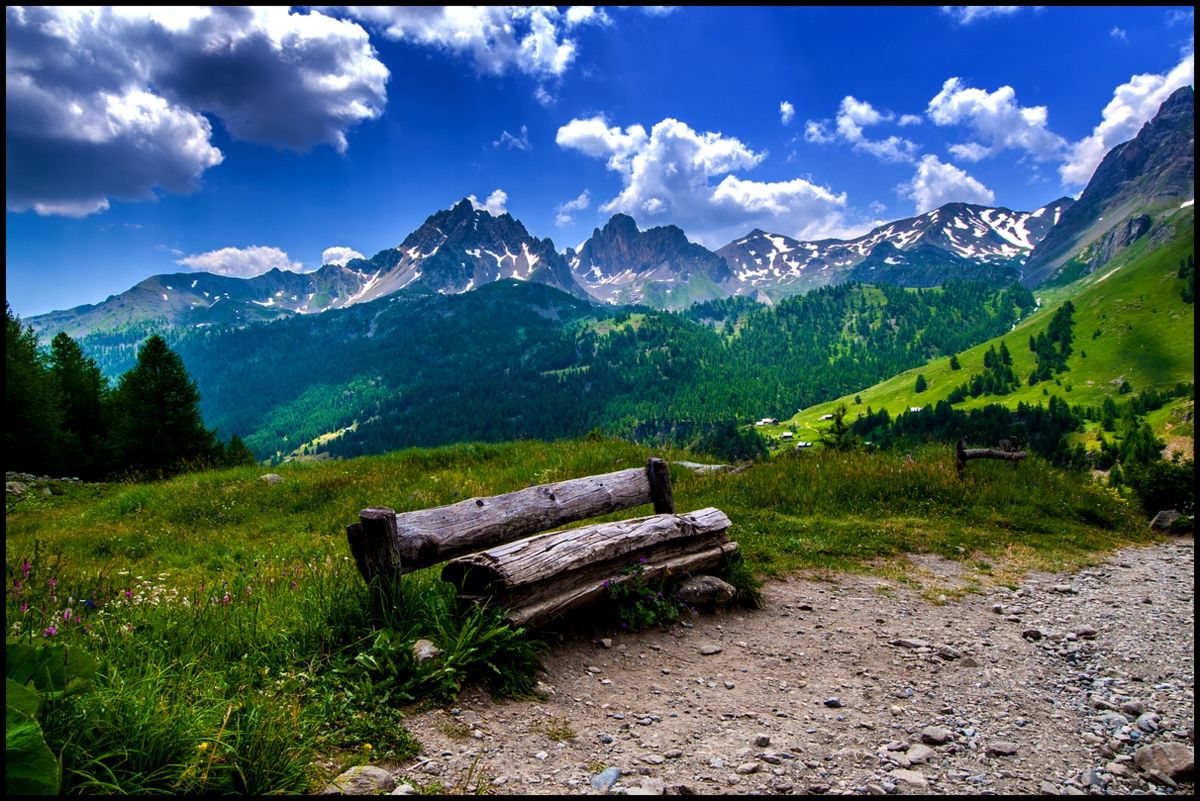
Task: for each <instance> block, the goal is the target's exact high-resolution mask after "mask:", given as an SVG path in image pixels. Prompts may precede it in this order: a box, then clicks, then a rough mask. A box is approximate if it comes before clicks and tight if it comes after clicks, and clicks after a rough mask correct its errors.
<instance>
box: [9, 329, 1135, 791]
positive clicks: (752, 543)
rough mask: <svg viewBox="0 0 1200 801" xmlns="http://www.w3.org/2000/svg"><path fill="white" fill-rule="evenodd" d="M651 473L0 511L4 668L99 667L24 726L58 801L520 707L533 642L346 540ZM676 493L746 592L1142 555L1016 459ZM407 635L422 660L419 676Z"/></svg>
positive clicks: (815, 474)
mask: <svg viewBox="0 0 1200 801" xmlns="http://www.w3.org/2000/svg"><path fill="white" fill-rule="evenodd" d="M1014 352H1015V349H1014ZM649 456H663V457H665V458H667V459H668V460H673V459H676V458H695V457H694V456H691V455H690V454H689V455H685V454H683V453H676V452H671V451H665V452H664V451H661V450H658V451H653V452H652V451H650V450H648V449H646V448H643V447H640V446H636V445H633V444H630V443H626V442H623V441H616V440H607V439H592V438H589V439H585V440H575V441H563V442H555V443H541V442H518V443H509V444H501V445H473V444H468V445H457V446H451V447H445V448H438V449H419V450H409V451H403V452H398V453H394V454H389V455H385V456H375V457H364V458H360V459H355V460H350V461H333V462H314V463H302V464H288V465H284V466H281V467H279V468H275V469H276V470H277V471H278V472H279V473H280V475H282V477H283V479H284V480H283V482H282V483H279V484H275V485H272V484H268V483H266V482H264V481H261V480H259V476H260V475H261V474H262V473H263V472H265V470H264V469H263V468H261V467H242V468H234V469H228V470H222V471H214V472H204V473H193V474H187V475H183V476H179V477H176V478H173V479H170V480H166V481H161V482H155V483H145V484H132V483H131V484H103V485H91V484H73V483H57V484H54V485H53V486H52V487H51V488H50V489H51V494H49V495H44V494H42V493H41V492H33V493H29V494H27V495H25V496H23V497H22V499H20V500H15V499H14V496H13V495H8V496H7V504H6V515H5V518H6V533H5V540H6V542H5V545H6V550H5V562H6V573H7V580H8V589H7V595H6V610H5V611H6V617H5V623H6V628H7V634H8V643H9V646H8V647H9V649H10V651H9V659H8V660H7V661H8V662H9V668H10V671H11V667H12V665H11V662H12V653H13V652H12V650H11V649H13V648H14V647H16V646H18V645H21V644H24V645H26V646H28V645H34V646H39V647H44V646H47V645H66V646H67V647H68V653H70V650H71V649H76V650H82V651H85V652H86V653H88V654H90V655H91V656H93V657H95V659H96V661H97V665H98V670H97V672H96V675H95V676H94V678H93V679H92V681H91V684H90V686H88V687H87V688H86V689H85V690H83V691H81V692H77V693H75V694H73V695H70V696H64V697H62V698H57V699H49V700H47V701H45V703H44V705H43V707H42V708H41V710H40V712H39V715H38V719H39V722H40V724H41V727H42V730H43V732H44V736H45V740H46V743H47V744H48V745H49V747H50V750H51V752H52V753H53V754H54V755H55V756H56V757H57V758H58V760H59V763H60V769H61V791H62V792H68V793H104V794H111V793H164V794H165V793H189V794H190V793H234V794H267V793H283V794H294V793H300V792H306V791H307V792H311V791H314V790H316V789H319V788H320V787H322V786H323V785H324V783H325V782H327V781H328V779H329V778H331V777H332V776H333V775H335V774H336V772H338V771H340V770H342V769H344V768H345V767H347V766H350V765H354V764H361V763H365V762H367V761H372V762H379V761H393V762H394V761H400V760H403V759H405V758H406V757H409V756H411V755H413V754H415V753H416V752H417V750H418V748H419V744H418V743H416V742H415V741H414V740H413V739H412V738H411V736H410V735H408V734H407V733H406V732H405V729H404V715H405V711H406V710H411V709H412V708H413V706H414V705H421V704H445V703H450V702H452V701H453V699H454V698H455V696H456V695H457V694H458V693H459V692H460V690H461V689H462V687H464V686H466V685H482V686H484V687H487V688H489V689H490V690H492V691H493V692H495V693H497V694H500V695H506V696H522V695H528V694H530V693H532V692H533V691H534V688H535V685H536V678H537V665H538V658H539V656H540V654H541V653H542V648H543V646H541V645H540V643H539V641H538V638H537V632H524V631H520V630H516V631H514V630H512V629H510V628H509V627H507V626H505V625H503V624H502V623H501V622H500V620H499V616H498V613H497V612H496V610H489V609H480V610H476V611H474V612H471V613H470V614H458V613H456V611H455V610H456V606H455V603H454V597H453V591H452V589H451V588H450V587H449V585H446V584H444V583H443V582H441V581H440V579H439V578H438V572H439V571H438V568H430V569H428V570H424V571H420V572H417V573H414V574H412V575H410V576H406V577H405V578H404V580H403V582H402V584H401V588H400V591H399V593H398V595H397V597H395V598H391V599H389V600H388V601H387V602H385V603H382V604H380V603H377V602H376V601H375V600H373V596H372V594H371V593H370V592H369V591H368V588H367V587H366V585H365V584H364V582H363V580H362V578H361V577H360V575H359V574H358V571H357V569H356V568H355V566H354V563H353V560H352V559H351V557H350V553H349V548H348V546H347V543H346V537H345V526H346V525H347V524H348V523H351V522H353V521H354V520H356V519H357V515H358V511H359V510H360V509H362V508H364V507H367V506H378V505H388V506H392V507H394V508H395V509H397V510H398V511H405V510H412V509H420V508H425V507H430V506H437V505H441V504H446V503H452V502H454V501H457V500H462V499H464V498H468V497H472V496H479V495H492V494H497V493H501V492H507V491H511V490H514V489H519V488H522V487H526V486H530V485H533V484H539V483H545V482H551V481H556V480H562V479H567V478H574V477H578V476H584V475H590V474H596V473H603V472H609V471H613V470H618V469H623V468H627V467H632V466H638V465H642V464H644V463H645V460H646V458H647V457H649ZM672 479H673V483H674V492H675V499H676V504H677V507H678V509H679V510H680V511H690V510H693V509H697V508H701V507H705V506H716V507H718V508H720V509H722V510H723V511H725V512H726V513H727V514H728V515H729V517H730V519H731V520H732V521H733V529H732V530H731V532H730V537H731V539H733V540H735V541H737V542H738V543H739V545H740V551H741V553H742V554H743V557H744V560H745V564H746V566H748V567H749V568H750V570H752V571H753V572H754V573H756V574H758V575H759V576H761V577H770V576H778V575H786V574H788V573H791V572H793V571H797V570H806V571H816V572H817V573H818V574H819V573H821V572H823V571H836V570H874V571H879V572H881V573H882V574H885V575H889V576H890V577H892V578H896V579H897V580H900V581H904V580H905V575H904V572H903V570H902V569H901V568H900V566H899V565H900V564H901V563H902V560H901V559H900V557H902V555H903V554H904V553H906V552H933V553H938V554H942V555H944V556H946V557H949V558H951V559H956V560H960V561H963V562H964V563H969V564H970V565H972V566H974V569H975V572H976V573H977V574H979V575H980V576H981V577H982V578H981V580H983V579H986V578H987V577H988V576H989V574H990V578H991V580H993V581H996V582H1000V583H1011V582H1014V581H1017V580H1019V576H1020V574H1021V572H1022V571H1024V570H1028V569H1035V568H1066V567H1075V566H1079V565H1082V564H1086V563H1089V562H1092V561H1094V560H1096V559H1097V558H1098V556H1099V555H1100V554H1102V553H1103V552H1104V551H1106V550H1108V549H1111V548H1114V547H1117V546H1120V545H1124V544H1127V543H1134V542H1145V541H1148V539H1149V538H1150V536H1151V535H1150V533H1149V532H1148V531H1147V529H1146V526H1145V523H1144V521H1142V520H1141V519H1140V516H1138V515H1136V514H1135V513H1134V511H1133V510H1132V509H1131V507H1130V506H1129V505H1128V504H1127V503H1126V502H1125V501H1124V500H1123V499H1122V498H1121V497H1120V496H1119V495H1117V494H1116V493H1115V492H1113V491H1111V490H1109V489H1107V488H1104V487H1101V486H1099V485H1097V484H1094V483H1092V482H1091V481H1090V480H1089V479H1088V478H1087V477H1086V476H1083V475H1079V474H1071V473H1066V472H1062V471H1059V470H1056V469H1054V468H1052V467H1050V466H1049V465H1047V464H1046V463H1044V462H1042V461H1040V460H1039V459H1036V458H1031V459H1028V460H1026V461H1024V462H1022V463H1020V464H1018V465H1013V464H1010V463H1003V464H1001V463H993V462H986V461H981V462H973V463H972V464H970V465H969V467H968V469H967V471H966V476H965V477H964V478H963V479H960V478H959V477H958V476H957V474H956V472H955V469H954V463H953V454H952V452H951V449H950V447H949V446H929V447H927V448H925V449H921V450H917V451H914V452H913V453H912V454H888V453H873V454H862V453H848V454H842V453H832V452H823V451H820V450H818V451H815V452H811V453H796V454H794V455H791V456H787V457H779V458H776V459H773V460H771V461H769V462H762V463H756V464H753V465H751V466H749V467H748V468H747V469H745V470H744V471H742V472H739V473H737V474H733V475H730V474H723V475H705V476H698V475H695V474H693V473H691V472H689V471H687V470H684V469H681V468H679V467H674V468H672ZM643 513H644V514H649V513H650V510H649V508H648V507H647V508H646V509H644V510H643V509H637V510H631V511H629V512H627V513H624V514H622V515H614V517H624V516H632V515H634V514H643ZM418 638H426V639H429V640H431V641H432V642H433V643H434V644H435V645H436V646H437V647H438V648H440V649H441V650H442V652H443V653H442V656H441V657H440V658H439V659H437V660H433V661H432V662H424V663H418V662H417V661H416V660H415V658H414V657H413V656H412V651H411V645H412V643H413V642H414V641H415V640H416V639H418ZM10 675H11V674H10ZM426 789H430V788H426ZM432 789H434V790H438V789H440V790H443V791H445V790H449V789H453V788H440V787H434V788H432Z"/></svg>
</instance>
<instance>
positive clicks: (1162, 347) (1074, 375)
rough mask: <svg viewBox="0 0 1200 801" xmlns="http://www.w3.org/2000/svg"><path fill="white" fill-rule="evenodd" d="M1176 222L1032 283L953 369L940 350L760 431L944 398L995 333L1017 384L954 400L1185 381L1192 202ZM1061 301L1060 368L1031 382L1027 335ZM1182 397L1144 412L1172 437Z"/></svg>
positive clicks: (1118, 390) (812, 426)
mask: <svg viewBox="0 0 1200 801" xmlns="http://www.w3.org/2000/svg"><path fill="white" fill-rule="evenodd" d="M1174 230H1175V236H1174V238H1173V239H1172V240H1171V241H1170V242H1169V243H1167V244H1166V245H1164V246H1162V247H1157V248H1155V247H1153V244H1152V243H1151V242H1150V241H1149V237H1147V238H1145V239H1142V240H1141V241H1139V242H1137V243H1136V244H1135V245H1134V246H1132V247H1130V248H1129V249H1128V250H1126V251H1124V252H1122V253H1121V254H1120V255H1119V256H1118V257H1117V258H1116V259H1114V260H1113V261H1112V262H1110V263H1109V264H1107V265H1105V266H1104V267H1102V268H1101V269H1100V270H1097V271H1096V272H1095V273H1092V274H1090V275H1088V276H1086V277H1085V278H1083V279H1080V280H1078V281H1076V282H1074V283H1072V284H1070V285H1068V286H1065V287H1057V288H1052V289H1040V290H1038V291H1037V292H1036V293H1035V295H1036V296H1037V299H1038V302H1039V309H1038V311H1037V312H1036V313H1034V314H1033V315H1031V316H1029V317H1028V318H1026V319H1025V320H1023V321H1022V322H1020V323H1019V324H1018V325H1017V326H1016V327H1015V328H1014V329H1013V331H1012V332H1011V333H1009V334H1005V335H1003V336H1000V337H996V338H994V339H991V340H988V341H987V342H984V343H982V344H979V345H976V346H975V347H972V348H970V349H968V350H964V351H963V352H961V353H959V354H957V360H958V363H959V369H958V370H954V369H951V366H950V358H949V357H945V358H938V359H935V360H933V361H930V362H928V363H927V364H925V365H924V366H921V367H916V368H913V369H910V370H906V371H904V372H902V373H900V374H898V375H896V376H894V377H892V378H890V379H888V380H886V381H883V382H880V383H879V384H876V385H874V386H871V387H866V388H863V389H861V390H859V391H857V392H852V393H847V394H845V395H843V396H841V397H839V398H836V399H834V400H832V401H828V402H826V403H822V404H819V405H815V406H812V407H810V408H807V409H804V410H803V411H801V412H799V413H797V414H796V415H795V416H793V417H792V418H791V419H789V420H784V421H781V424H780V425H779V426H769V427H766V428H765V429H764V433H765V434H776V435H777V434H779V433H782V432H783V431H788V430H793V429H794V430H795V432H796V433H795V437H796V439H799V440H816V439H817V438H818V437H819V435H820V433H821V432H823V431H824V429H825V428H827V427H828V422H826V421H823V420H822V417H823V416H825V415H827V414H830V413H831V412H832V411H833V410H834V409H836V408H837V407H838V406H839V405H840V404H842V403H845V404H846V406H847V408H848V409H849V411H850V415H849V417H850V418H853V417H854V416H855V415H856V414H857V413H860V412H865V411H866V409H867V408H868V407H870V408H871V409H873V410H874V411H879V410H880V409H886V410H887V411H888V412H889V414H891V415H892V416H893V417H895V416H896V415H898V414H900V413H902V412H906V411H908V410H909V409H911V408H913V407H925V406H931V405H933V404H935V403H937V402H938V401H940V400H947V399H948V398H949V397H950V396H951V393H952V392H953V391H954V390H955V388H956V387H958V386H960V385H962V384H964V383H965V382H968V381H969V380H970V378H971V376H972V375H974V374H981V373H983V372H984V355H985V354H986V352H987V351H988V350H989V348H994V349H998V348H999V346H1000V344H1001V343H1002V342H1003V343H1004V344H1005V345H1006V347H1007V349H1008V350H1009V352H1010V353H1011V354H1012V369H1013V372H1014V373H1015V375H1016V377H1017V378H1018V379H1020V386H1018V387H1016V388H1015V389H1013V390H1012V391H1011V392H1009V393H1008V394H1004V395H994V394H983V395H980V396H978V397H970V396H968V397H967V398H966V399H965V400H963V401H961V402H958V403H956V404H955V408H958V409H972V408H978V407H982V406H986V405H988V404H993V403H1000V404H1003V405H1005V406H1008V407H1010V408H1015V407H1016V405H1017V404H1018V403H1021V402H1025V403H1030V404H1038V403H1042V404H1044V403H1046V402H1047V400H1048V397H1049V396H1050V395H1057V396H1059V397H1060V398H1062V399H1063V400H1065V401H1067V402H1068V403H1069V404H1071V405H1081V406H1098V405H1100V404H1101V403H1102V402H1103V401H1104V400H1105V399H1106V398H1112V399H1114V400H1116V401H1120V400H1122V399H1123V398H1124V396H1125V395H1126V394H1128V393H1129V392H1133V393H1138V392H1144V391H1146V390H1150V389H1154V390H1160V391H1161V390H1166V389H1169V388H1171V387H1173V386H1174V385H1175V384H1177V383H1179V382H1184V383H1192V382H1194V380H1195V342H1194V340H1195V316H1194V314H1195V313H1194V307H1193V306H1192V304H1189V303H1185V302H1184V301H1183V299H1182V297H1181V291H1182V290H1183V287H1184V284H1185V282H1184V280H1183V279H1181V278H1180V277H1179V275H1178V270H1179V265H1180V262H1181V260H1185V259H1187V258H1188V257H1189V256H1191V255H1193V253H1194V215H1193V212H1192V210H1191V208H1190V207H1189V208H1187V209H1185V210H1183V211H1181V212H1180V213H1179V218H1178V219H1177V220H1176V221H1175V225H1174ZM1067 301H1070V302H1071V303H1072V305H1073V306H1074V313H1073V325H1072V326H1071V329H1072V332H1073V334H1074V337H1073V342H1072V353H1071V354H1070V356H1069V358H1068V359H1067V362H1066V366H1067V369H1066V371H1064V372H1062V373H1059V374H1056V375H1055V376H1054V378H1053V380H1050V381H1040V382H1038V383H1037V384H1035V385H1033V386H1030V385H1029V383H1028V380H1027V379H1028V376H1029V374H1030V373H1031V372H1032V371H1033V370H1034V368H1035V367H1036V366H1037V360H1036V358H1035V355H1034V353H1033V352H1031V350H1030V348H1029V340H1030V338H1031V337H1036V336H1037V335H1039V334H1042V333H1045V332H1046V331H1047V328H1048V327H1049V324H1050V321H1051V319H1052V317H1053V315H1054V313H1055V312H1056V311H1057V310H1058V309H1059V308H1060V307H1061V306H1062V305H1063V304H1064V303H1065V302H1067ZM918 376H924V378H925V382H926V384H927V388H926V389H925V390H924V391H923V392H920V393H918V392H916V389H915V388H916V384H917V377H918ZM1126 382H1127V383H1126ZM1123 385H1124V388H1125V390H1126V391H1125V392H1124V393H1123V392H1122V387H1123ZM1183 403H1187V401H1176V402H1174V403H1173V404H1172V405H1171V407H1169V408H1168V409H1164V410H1162V413H1161V414H1155V415H1154V416H1153V417H1152V418H1151V422H1152V424H1154V425H1155V431H1156V433H1158V434H1159V435H1160V436H1161V435H1163V434H1166V433H1169V432H1170V431H1174V432H1175V433H1174V436H1179V431H1178V430H1176V429H1177V428H1178V426H1177V425H1176V426H1175V427H1173V428H1172V429H1167V428H1166V425H1167V424H1168V423H1169V422H1171V420H1170V416H1171V412H1170V408H1177V407H1178V406H1180V405H1181V404H1183ZM1178 422H1184V421H1182V420H1180V421H1178ZM1189 430H1190V429H1189Z"/></svg>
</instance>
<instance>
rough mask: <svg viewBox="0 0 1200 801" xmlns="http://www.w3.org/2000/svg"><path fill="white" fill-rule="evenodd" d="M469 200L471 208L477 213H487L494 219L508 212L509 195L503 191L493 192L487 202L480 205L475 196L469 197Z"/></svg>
mask: <svg viewBox="0 0 1200 801" xmlns="http://www.w3.org/2000/svg"><path fill="white" fill-rule="evenodd" d="M467 200H469V201H471V206H472V207H473V208H474V209H475V210H476V211H480V210H483V211H486V212H488V213H490V214H491V215H492V216H493V217H499V216H500V215H501V214H505V213H507V212H508V208H507V204H508V193H507V192H505V191H504V190H503V189H497V190H495V191H494V192H492V194H490V195H488V196H487V200H485V201H483V202H482V203H480V202H479V198H477V197H475V196H474V195H467Z"/></svg>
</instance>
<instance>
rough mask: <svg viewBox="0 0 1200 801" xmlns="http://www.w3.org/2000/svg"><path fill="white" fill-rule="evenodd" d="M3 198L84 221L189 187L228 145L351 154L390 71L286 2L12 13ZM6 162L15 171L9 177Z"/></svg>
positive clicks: (332, 22) (352, 29)
mask: <svg viewBox="0 0 1200 801" xmlns="http://www.w3.org/2000/svg"><path fill="white" fill-rule="evenodd" d="M5 21H6V25H5V48H6V56H7V58H6V63H5V83H6V93H5V132H6V144H7V151H8V154H7V155H8V158H7V163H8V167H9V172H8V175H7V177H6V201H7V205H8V208H9V209H10V210H14V211H23V210H26V209H32V210H34V211H35V212H38V213H43V214H70V215H73V216H79V215H81V214H86V213H90V212H93V211H101V210H103V209H105V208H107V207H108V205H109V200H110V199H112V198H116V199H120V200H149V199H153V198H154V197H156V196H157V193H158V192H159V191H161V190H165V191H168V192H177V193H179V192H188V191H192V190H194V189H195V188H196V187H197V186H198V181H199V179H200V177H201V176H202V174H203V173H204V171H205V170H207V169H209V168H211V167H214V166H216V165H217V164H220V163H221V161H222V154H221V152H220V151H219V150H218V149H217V148H216V147H214V146H213V145H212V143H211V138H212V129H211V125H210V124H209V122H208V120H207V119H206V118H205V117H204V116H203V113H208V114H212V115H213V116H215V117H216V118H218V119H219V120H220V121H221V123H222V125H223V126H224V128H225V129H226V130H227V131H228V132H229V133H230V135H232V136H233V137H234V138H237V139H242V140H245V141H249V142H255V143H259V144H266V145H271V146H274V147H279V148H285V149H289V150H296V151H303V150H307V149H309V148H311V147H314V146H316V145H321V144H328V145H330V146H332V147H334V148H336V149H337V150H339V151H342V150H345V149H346V147H347V139H346V133H347V131H348V130H349V129H350V128H351V127H353V126H354V125H355V124H357V123H359V122H361V121H363V120H367V119H373V118H376V117H378V116H380V114H381V113H382V110H383V107H384V105H385V103H386V92H385V87H386V82H387V78H388V71H387V68H386V67H384V66H383V64H382V62H380V61H379V60H378V59H377V58H376V57H375V51H374V49H373V48H372V47H371V45H370V42H369V41H368V38H367V33H366V31H365V30H363V29H362V28H361V27H360V26H359V25H357V24H355V23H354V22H350V21H345V20H338V19H334V18H332V17H329V16H326V15H324V14H322V13H321V12H319V11H310V12H308V13H305V14H301V13H293V12H291V11H290V10H289V9H288V8H287V7H265V8H246V7H212V8H200V7H181V8H166V9H154V8H150V9H142V8H133V7H130V8H84V7H74V6H64V7H27V8H19V7H9V8H7V9H6V11H5ZM14 167H15V169H14Z"/></svg>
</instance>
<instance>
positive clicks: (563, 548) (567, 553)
mask: <svg viewBox="0 0 1200 801" xmlns="http://www.w3.org/2000/svg"><path fill="white" fill-rule="evenodd" d="M729 526H730V522H729V518H728V517H726V516H725V513H724V512H722V511H721V510H720V509H713V508H708V509H700V510H698V511H695V512H690V513H688V514H685V515H652V516H650V517H638V518H633V519H630V520H618V521H615V522H611V523H597V524H595V525H591V526H583V527H581V528H577V529H571V530H569V531H551V532H547V533H545V534H538V535H536V536H533V537H527V538H525V539H523V540H518V541H516V542H510V543H508V544H506V545H501V546H498V547H496V548H492V549H491V550H488V551H483V552H481V553H473V554H469V555H467V556H460V557H458V558H457V559H454V560H452V561H450V562H449V563H447V564H446V566H445V567H444V568H442V580H443V581H448V582H450V583H451V584H453V585H454V586H455V587H457V588H458V589H459V591H460V592H462V593H464V594H466V595H498V594H501V593H505V592H511V591H513V590H514V589H516V588H518V587H521V586H528V585H533V584H537V583H539V582H543V581H546V580H548V579H554V578H556V577H560V576H564V575H566V574H568V573H572V572H576V571H579V570H583V569H589V568H590V569H596V568H597V566H604V565H608V564H611V563H619V564H629V563H630V562H632V561H636V558H637V556H639V555H645V554H648V553H650V552H652V551H653V550H654V549H656V548H659V547H660V546H663V545H666V544H669V543H674V542H677V541H691V542H696V541H699V542H700V543H702V544H703V545H704V547H708V546H710V545H712V544H714V543H716V542H719V541H723V540H724V539H725V538H726V534H725V533H726V532H727V531H728V530H729ZM601 569H602V570H608V568H606V567H604V568H601Z"/></svg>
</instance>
